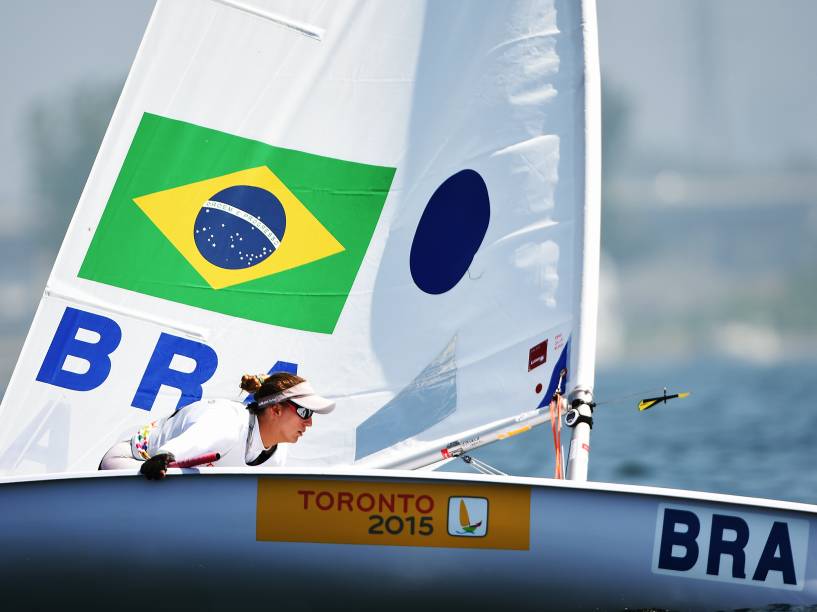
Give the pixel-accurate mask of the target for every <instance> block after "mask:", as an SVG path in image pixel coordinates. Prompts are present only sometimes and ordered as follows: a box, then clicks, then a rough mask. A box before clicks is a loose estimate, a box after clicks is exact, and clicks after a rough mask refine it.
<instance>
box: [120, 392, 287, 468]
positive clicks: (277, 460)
mask: <svg viewBox="0 0 817 612" xmlns="http://www.w3.org/2000/svg"><path fill="white" fill-rule="evenodd" d="M288 446H289V445H288V444H283V443H282V444H279V445H278V448H277V449H276V450H275V452H274V453H273V455H272V456H271V457H270V458H269V459H267V460H266V461H265V462H264V463H262V464H261V465H263V466H264V467H274V466H280V465H283V464H284V461H285V459H286V454H287V447H288ZM140 449H144V450H145V451H146V452H147V454H148V455H149V456H151V457H152V456H154V455H157V454H159V453H167V452H169V453H173V455H174V456H175V457H176V460H179V461H180V460H182V459H190V458H193V457H198V456H201V455H204V454H207V453H213V452H216V453H220V454H221V459H219V460H218V461H217V462H214V463H213V465H216V466H219V467H246V466H247V464H248V463H250V462H252V461H253V460H255V459H256V458H257V457H258V456H259V455H260V454H261V452H263V451H265V450H269V449H265V448H264V444H263V442H262V441H261V435H260V433H259V427H258V419H257V418H256V417H255V416H254V415H252V414H250V413H249V411H248V410H247V408H246V407H245V406H244V404H242V403H241V402H236V401H232V400H226V399H208V400H201V401H198V402H195V403H193V404H190V405H189V406H185V407H184V408H182V409H181V410H179V411H178V412H176V413H175V414H174V415H173V416H171V417H167V418H164V419H159V420H157V421H154V422H153V423H151V424H149V425H147V426H145V427H143V428H141V429H140V430H139V431H138V432H137V433H136V434H135V435H134V436H133V437H132V438H131V451H132V453H133V456H134V457H135V458H137V459H143V458H145V456H144V453H142V452H140Z"/></svg>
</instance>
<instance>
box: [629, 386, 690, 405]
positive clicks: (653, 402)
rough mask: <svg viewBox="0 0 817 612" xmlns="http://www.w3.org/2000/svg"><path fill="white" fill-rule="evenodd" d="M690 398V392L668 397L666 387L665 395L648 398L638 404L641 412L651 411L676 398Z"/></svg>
mask: <svg viewBox="0 0 817 612" xmlns="http://www.w3.org/2000/svg"><path fill="white" fill-rule="evenodd" d="M688 396H689V392H686V393H675V394H674V395H667V388H666V387H664V395H661V396H659V397H648V398H646V399H643V400H641V401H640V402H638V409H639V410H649V409H650V408H652V407H653V406H655V405H656V404H662V403H666V402H667V400H671V399H675V398H676V397H677V398H684V397H688Z"/></svg>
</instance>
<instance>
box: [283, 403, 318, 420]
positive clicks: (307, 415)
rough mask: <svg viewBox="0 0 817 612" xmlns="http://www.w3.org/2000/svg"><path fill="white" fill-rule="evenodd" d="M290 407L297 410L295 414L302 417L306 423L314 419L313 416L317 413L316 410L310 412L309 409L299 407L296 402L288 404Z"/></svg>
mask: <svg viewBox="0 0 817 612" xmlns="http://www.w3.org/2000/svg"><path fill="white" fill-rule="evenodd" d="M287 403H288V404H289V405H290V406H292V407H293V408H294V409H295V414H297V415H298V416H299V417H301V418H302V419H303V420H304V421H306V420H308V419H309V418H311V417H312V414H313V413H314V412H315V411H314V410H310V409H309V408H304V407H303V406H299V405H298V404H296V403H295V402H287Z"/></svg>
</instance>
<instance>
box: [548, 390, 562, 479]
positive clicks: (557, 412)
mask: <svg viewBox="0 0 817 612" xmlns="http://www.w3.org/2000/svg"><path fill="white" fill-rule="evenodd" d="M550 430H551V432H553V450H554V453H555V464H556V465H555V468H554V474H553V477H554V478H556V479H557V480H563V479H564V477H565V473H564V466H563V465H562V395H561V394H560V393H559V392H558V391H557V392H556V393H554V394H553V399H552V400H550Z"/></svg>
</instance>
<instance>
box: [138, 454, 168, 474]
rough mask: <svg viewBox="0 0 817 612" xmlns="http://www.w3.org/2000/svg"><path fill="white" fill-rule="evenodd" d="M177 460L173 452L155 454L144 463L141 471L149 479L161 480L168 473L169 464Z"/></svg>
mask: <svg viewBox="0 0 817 612" xmlns="http://www.w3.org/2000/svg"><path fill="white" fill-rule="evenodd" d="M173 461H176V457H174V456H173V453H160V454H158V455H154V456H153V457H151V458H150V459H148V460H147V461H145V462H144V463H143V464H142V467H141V468H139V471H140V472H141V473H142V474H144V475H145V477H146V478H147V479H148V480H161V479H162V478H164V477H165V474H167V466H168V464H170V463H171V462H173Z"/></svg>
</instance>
